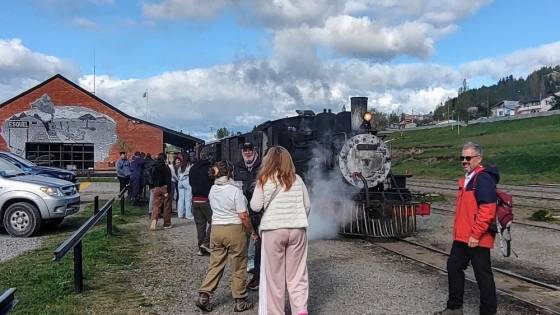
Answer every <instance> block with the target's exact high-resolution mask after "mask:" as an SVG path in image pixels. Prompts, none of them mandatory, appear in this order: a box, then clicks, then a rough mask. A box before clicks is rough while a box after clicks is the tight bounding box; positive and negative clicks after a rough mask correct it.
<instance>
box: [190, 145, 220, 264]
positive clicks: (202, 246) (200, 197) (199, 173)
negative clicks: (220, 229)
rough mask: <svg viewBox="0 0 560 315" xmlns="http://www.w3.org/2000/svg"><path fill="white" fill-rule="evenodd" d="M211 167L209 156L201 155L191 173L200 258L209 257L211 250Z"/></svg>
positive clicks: (193, 207)
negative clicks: (209, 199)
mask: <svg viewBox="0 0 560 315" xmlns="http://www.w3.org/2000/svg"><path fill="white" fill-rule="evenodd" d="M211 167H212V164H210V162H209V161H208V155H206V153H200V159H199V160H198V161H196V162H195V163H194V164H193V166H192V167H191V169H190V171H189V184H190V185H191V188H192V203H193V204H192V205H193V206H192V213H193V216H194V223H195V224H196V233H197V236H198V248H199V250H198V252H197V253H196V254H197V255H199V256H203V255H208V254H209V250H210V248H209V246H210V231H211V228H212V208H210V202H209V201H208V194H209V193H210V188H212V185H214V181H213V180H212V178H210V176H209V175H208V170H209V169H210V168H211Z"/></svg>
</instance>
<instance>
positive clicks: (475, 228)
mask: <svg viewBox="0 0 560 315" xmlns="http://www.w3.org/2000/svg"><path fill="white" fill-rule="evenodd" d="M474 172H475V175H474V176H476V174H478V173H481V172H486V173H488V174H489V175H491V176H486V175H484V174H480V175H478V176H477V177H476V178H475V177H474V176H473V177H472V178H471V180H470V181H469V183H468V184H467V187H465V185H464V184H465V178H464V177H463V178H461V179H459V191H458V193H457V204H456V206H455V222H454V223H453V240H454V241H459V242H463V243H468V242H469V237H471V236H472V237H473V238H474V239H477V240H479V243H478V246H480V247H486V248H494V239H495V237H496V235H495V234H494V233H493V232H491V231H488V227H489V225H490V223H491V222H492V220H494V218H495V215H496V186H495V185H496V184H497V182H498V181H499V176H498V173H497V170H496V169H492V168H490V167H484V166H478V167H477V168H476V169H475V170H474ZM473 179H475V180H476V181H477V182H476V191H475V190H473Z"/></svg>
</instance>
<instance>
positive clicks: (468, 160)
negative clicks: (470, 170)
mask: <svg viewBox="0 0 560 315" xmlns="http://www.w3.org/2000/svg"><path fill="white" fill-rule="evenodd" d="M477 156H480V155H473V156H460V157H459V161H465V160H466V161H467V162H470V161H471V160H472V158H474V157H477Z"/></svg>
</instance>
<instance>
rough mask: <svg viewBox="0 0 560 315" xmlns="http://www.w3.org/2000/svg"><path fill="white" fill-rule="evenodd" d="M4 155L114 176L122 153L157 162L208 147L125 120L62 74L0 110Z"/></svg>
mask: <svg viewBox="0 0 560 315" xmlns="http://www.w3.org/2000/svg"><path fill="white" fill-rule="evenodd" d="M0 127H1V131H0V150H2V151H8V152H12V153H14V154H16V155H18V156H21V157H23V158H26V159H28V160H30V161H33V162H36V163H37V164H41V165H51V166H56V167H61V168H67V169H76V170H86V169H91V168H93V169H94V170H114V169H115V162H116V161H117V160H118V159H119V152H120V151H126V152H128V154H129V156H130V155H132V154H133V153H134V152H136V151H140V152H145V153H150V154H152V157H155V155H157V154H158V153H160V152H165V144H171V145H173V146H175V147H179V148H184V149H186V150H191V151H195V152H198V148H199V147H200V146H201V145H202V144H204V141H203V140H201V139H198V138H195V137H192V136H190V135H187V134H184V133H182V132H177V131H174V130H172V129H169V128H165V127H162V126H159V125H156V124H153V123H150V122H147V121H144V120H141V119H138V118H135V117H132V116H129V115H127V114H125V113H124V112H122V111H120V110H119V109H117V108H115V107H114V106H112V105H110V104H109V103H107V102H105V101H104V100H102V99H100V98H99V97H97V96H96V95H94V94H92V93H90V92H88V91H86V90H85V89H83V88H82V87H80V86H79V85H77V84H75V83H74V82H72V81H70V80H68V79H67V78H65V77H63V76H62V75H60V74H57V75H55V76H54V77H52V78H50V79H48V80H46V81H44V82H43V83H41V84H39V85H37V86H35V87H33V88H31V89H29V90H27V91H25V92H23V93H21V94H19V95H17V96H15V97H13V98H12V99H9V100H7V101H6V102H4V103H2V104H0Z"/></svg>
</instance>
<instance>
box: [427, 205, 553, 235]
mask: <svg viewBox="0 0 560 315" xmlns="http://www.w3.org/2000/svg"><path fill="white" fill-rule="evenodd" d="M431 209H432V210H436V211H444V212H451V213H455V211H453V210H449V209H445V208H441V207H438V206H433V205H432V206H431ZM513 223H514V224H517V225H524V226H530V227H536V228H541V229H546V230H552V231H558V232H560V228H555V227H552V226H544V225H538V224H531V223H525V222H519V221H513Z"/></svg>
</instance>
